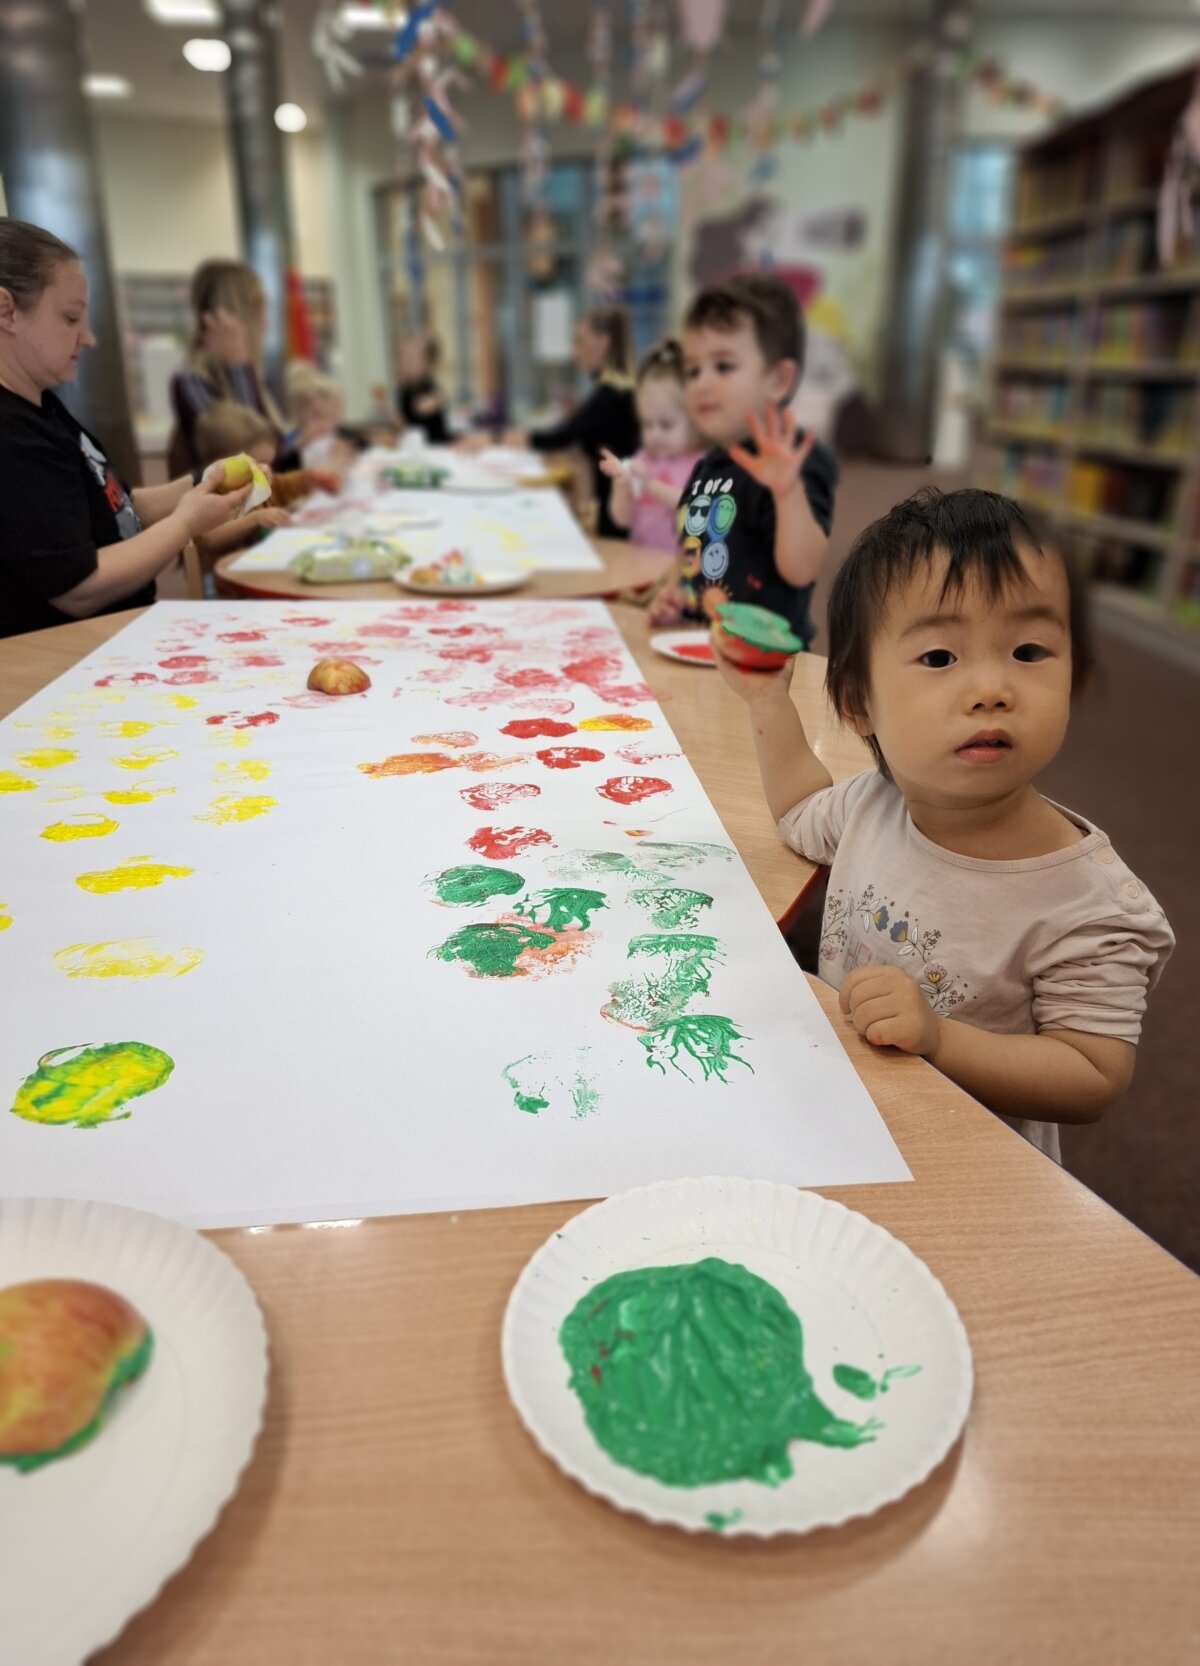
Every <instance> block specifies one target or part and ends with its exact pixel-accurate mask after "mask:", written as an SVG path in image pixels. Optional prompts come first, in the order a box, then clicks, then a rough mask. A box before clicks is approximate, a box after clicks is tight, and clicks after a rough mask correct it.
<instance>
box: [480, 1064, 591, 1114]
mask: <svg viewBox="0 0 1200 1666" xmlns="http://www.w3.org/2000/svg"><path fill="white" fill-rule="evenodd" d="M590 1053H591V1049H590V1048H588V1047H575V1048H572V1049H570V1050H569V1052H568V1054H567V1055H565V1056H563V1057H560V1058H556V1057H555V1056H554V1055H553V1054H549V1053H526V1055H525V1057H524V1058H521V1059H514V1060H513V1062H512V1063H511V1064H509V1065H505V1067H504V1069H503V1070H502V1071H501V1073H500V1074H501V1075H502V1076H503V1078H504V1080H505V1082H506V1083H507V1084H508V1087H509V1089H510V1090H511V1092H512V1096H513V1105H514V1107H515V1109H517V1110H518V1111H524V1112H525V1113H526V1114H527V1115H529V1116H537V1115H538V1113H539V1112H540V1111H545V1110H549V1109H551V1108H552V1106H554V1105H555V1104H556V1102H557V1104H558V1105H559V1106H561V1105H563V1104H564V1103H569V1104H570V1107H571V1114H572V1116H574V1117H576V1118H577V1119H582V1118H583V1117H587V1116H591V1115H592V1114H593V1112H595V1111H596V1110H598V1109H599V1107H600V1093H599V1090H598V1089H597V1088H596V1087H595V1085H594V1083H593V1081H592V1076H591V1065H590Z"/></svg>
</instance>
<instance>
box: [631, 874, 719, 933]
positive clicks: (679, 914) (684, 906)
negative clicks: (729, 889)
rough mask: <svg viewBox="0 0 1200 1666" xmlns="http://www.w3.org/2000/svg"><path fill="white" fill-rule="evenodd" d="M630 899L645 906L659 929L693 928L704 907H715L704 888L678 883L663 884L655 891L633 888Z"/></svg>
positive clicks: (640, 906) (698, 920)
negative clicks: (692, 889) (687, 889)
mask: <svg viewBox="0 0 1200 1666" xmlns="http://www.w3.org/2000/svg"><path fill="white" fill-rule="evenodd" d="M629 900H630V902H632V903H636V905H637V906H638V907H639V908H644V909H645V910H646V912H647V913H648V914H649V916H650V920H651V923H652V924H653V925H655V926H657V927H658V929H659V930H660V931H678V930H679V929H680V927H681V926H682V927H683V928H684V929H685V930H689V931H690V930H694V929H695V927H696V926H697V925H699V923H700V914H701V910H703V909H705V908H711V907H712V902H713V900H712V898H711V897H710V896H707V895H706V894H705V893H704V892H703V891H686V890H681V889H679V888H678V887H677V886H673V885H667V886H662V887H660V888H659V889H657V890H654V891H631V892H630V893H629Z"/></svg>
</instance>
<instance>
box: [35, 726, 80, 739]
mask: <svg viewBox="0 0 1200 1666" xmlns="http://www.w3.org/2000/svg"><path fill="white" fill-rule="evenodd" d="M42 739H43V740H74V739H75V731H74V729H72V728H69V727H68V725H67V724H65V723H43V724H42Z"/></svg>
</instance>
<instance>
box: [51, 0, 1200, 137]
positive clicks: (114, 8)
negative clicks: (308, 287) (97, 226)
mask: <svg viewBox="0 0 1200 1666" xmlns="http://www.w3.org/2000/svg"><path fill="white" fill-rule="evenodd" d="M277 3H278V6H279V11H280V14H281V17H282V33H283V63H282V69H281V80H282V86H281V89H280V93H281V97H282V98H285V99H291V100H293V101H294V102H295V103H297V104H301V105H303V106H304V108H305V109H306V110H307V112H308V115H309V119H310V121H311V122H312V123H313V124H314V125H317V124H319V122H320V112H321V107H322V104H323V102H324V100H325V98H326V97H327V96H328V92H327V83H326V79H325V73H324V70H323V69H322V68H321V66H320V65H319V64H318V63H317V61H316V59H315V58H314V56H313V52H312V48H311V44H310V41H311V35H312V26H313V20H314V17H315V16H316V13H317V11H318V9H319V7H318V0H277ZM805 3H806V0H784V4H783V8H782V10H783V17H784V20H785V23H786V21H787V20H788V19H789V18H794V19H799V17H800V16H801V15H802V10H803V7H804V5H805ZM964 4H965V5H966V6H968V7H969V9H971V10H972V11H973V12H974V14H975V15H976V16H977V17H979V16H987V17H993V18H996V19H1001V18H1003V19H1005V20H1009V21H1013V20H1016V19H1019V18H1021V17H1029V18H1039V19H1045V18H1047V17H1061V18H1063V19H1064V20H1071V22H1072V23H1073V24H1074V26H1076V27H1078V26H1079V25H1080V24H1082V23H1084V22H1089V21H1099V20H1102V19H1103V20H1107V21H1111V20H1115V19H1122V18H1124V19H1126V20H1130V21H1132V20H1133V19H1135V18H1136V19H1137V20H1139V21H1140V22H1142V23H1149V22H1160V23H1165V22H1172V23H1181V22H1186V21H1187V20H1189V19H1193V20H1196V22H1197V25H1198V27H1197V39H1198V42H1200V0H964ZM591 9H592V8H591V5H590V4H589V3H588V0H542V16H543V18H544V20H545V24H546V28H547V33H548V36H549V41H550V52H551V58H553V55H554V50H555V47H556V46H558V47H561V48H564V49H565V48H568V47H573V48H576V49H577V48H578V45H579V43H580V41H581V40H582V38H583V37H584V35H585V33H586V30H587V24H588V19H589V16H590V14H591ZM671 9H672V10H673V8H671ZM624 11H625V8H624V7H623V6H622V5H621V4H620V3H619V0H618V4H617V5H616V6H615V7H614V13H615V15H616V18H617V20H618V29H619V30H620V27H621V21H622V18H623V14H624ZM928 11H929V5H928V0H835V4H834V11H833V24H832V25H831V26H839V25H840V26H842V27H844V26H845V25H846V24H853V23H855V22H858V23H867V22H872V23H890V24H893V25H896V24H907V25H909V26H911V27H912V28H913V29H916V28H917V27H918V26H919V24H920V22H921V20H922V19H923V18H925V17H927V16H928ZM454 15H455V16H456V17H457V18H458V20H459V22H460V23H461V24H462V26H463V27H464V28H465V29H467V30H469V31H470V32H471V33H473V34H475V35H477V36H478V37H479V38H480V39H481V40H483V41H486V42H487V44H488V45H489V46H491V47H492V48H494V49H495V50H497V51H503V52H508V51H512V50H514V49H515V47H516V46H517V44H518V39H519V25H518V19H517V7H516V5H515V3H514V0H456V3H455V6H454ZM761 15H762V0H731V3H730V21H731V25H732V32H733V33H734V34H735V35H739V36H744V37H749V36H751V35H753V34H754V32H755V31H756V30H757V28H758V23H759V19H760V17H761ZM84 29H85V37H86V50H87V59H88V68H89V69H91V70H93V71H97V72H103V73H106V74H119V75H124V76H126V77H127V78H128V79H129V80H130V81H131V82H132V83H133V86H134V96H133V98H132V99H128V100H124V101H121V102H119V103H117V104H115V105H114V104H111V103H109V102H108V101H105V103H104V104H103V105H102V106H101V108H105V109H116V110H119V111H120V113H121V114H122V115H126V116H150V117H158V118H164V117H165V118H169V119H171V120H182V121H220V120H221V119H222V118H223V115H224V109H223V102H222V97H223V95H222V86H221V77H220V76H219V75H205V74H201V73H200V72H199V71H197V70H194V69H192V68H191V67H190V66H189V65H188V64H187V63H185V62H184V59H183V54H182V50H181V49H182V46H183V43H184V41H185V40H187V39H188V38H189V36H190V35H193V34H197V33H203V32H204V31H202V30H196V29H194V28H192V29H189V28H164V27H163V26H162V25H161V24H158V23H155V22H154V21H153V20H152V19H151V18H149V17H148V16H147V15H146V12H145V10H144V7H143V0H84ZM622 34H623V32H622ZM619 38H622V37H621V36H619ZM356 39H357V41H358V42H359V43H360V47H361V49H362V50H363V51H364V52H365V53H367V54H368V55H371V56H373V57H374V59H375V61H376V62H377V64H378V65H379V66H380V68H379V71H378V72H377V73H378V74H379V75H380V76H381V75H382V69H383V66H385V65H386V62H387V36H386V34H383V33H378V34H375V33H373V34H364V35H359V36H357V37H356ZM354 85H355V86H356V87H358V86H361V85H363V83H361V82H356V83H355V84H354Z"/></svg>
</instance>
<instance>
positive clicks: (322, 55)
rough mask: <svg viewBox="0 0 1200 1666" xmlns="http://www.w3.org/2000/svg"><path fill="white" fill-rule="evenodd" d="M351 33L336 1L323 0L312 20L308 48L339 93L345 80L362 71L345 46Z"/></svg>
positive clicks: (338, 1)
mask: <svg viewBox="0 0 1200 1666" xmlns="http://www.w3.org/2000/svg"><path fill="white" fill-rule="evenodd" d="M351 34H352V31H351V28H350V25H349V24H348V23H347V22H346V20H345V18H344V17H343V15H342V8H341V4H340V0H323V4H322V5H321V7H320V8H319V10H318V12H317V15H316V18H315V19H314V21H313V28H312V49H313V56H314V57H315V58H316V59H317V61H318V63H320V64H321V66H322V68H323V69H324V71H325V74H326V75H327V76H328V77H329V84H330V86H331V87H332V88H333V89H334V91H335V92H341V91H342V89H343V88H344V87H345V85H346V82H347V80H349V79H351V78H352V77H353V76H356V75H361V74H362V72H363V67H362V65H361V64H360V63H359V61H358V59H357V58H356V57H355V56H354V55H353V53H351V52H349V51H348V50H347V48H346V42H347V41H348V40H349V39H350V38H351Z"/></svg>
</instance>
